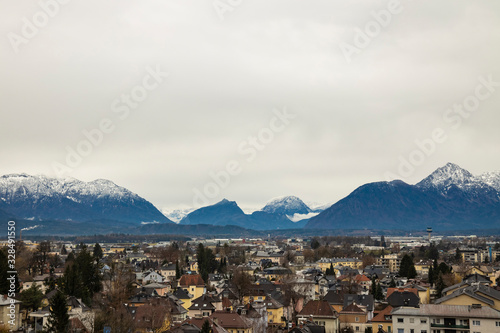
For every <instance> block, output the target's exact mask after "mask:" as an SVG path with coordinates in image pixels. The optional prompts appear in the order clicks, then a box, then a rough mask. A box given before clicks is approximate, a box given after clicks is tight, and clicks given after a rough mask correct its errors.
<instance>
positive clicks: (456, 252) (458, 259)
mask: <svg viewBox="0 0 500 333" xmlns="http://www.w3.org/2000/svg"><path fill="white" fill-rule="evenodd" d="M455 260H456V261H457V262H460V261H462V255H461V254H460V249H459V248H458V247H457V248H456V250H455Z"/></svg>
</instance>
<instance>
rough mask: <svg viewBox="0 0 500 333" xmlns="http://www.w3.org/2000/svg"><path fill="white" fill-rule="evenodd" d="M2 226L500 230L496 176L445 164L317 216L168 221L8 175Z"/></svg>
mask: <svg viewBox="0 0 500 333" xmlns="http://www.w3.org/2000/svg"><path fill="white" fill-rule="evenodd" d="M166 215H167V216H166ZM8 220H15V221H16V223H18V226H19V230H21V229H23V232H24V233H25V234H31V235H36V234H38V235H44V234H51V235H85V234H106V233H119V232H121V233H127V234H139V235H140V234H186V235H196V234H204V235H210V234H212V235H218V234H224V235H227V234H231V235H258V234H260V233H266V232H269V231H274V232H276V231H284V230H294V231H295V232H297V233H299V234H300V233H301V232H305V231H308V232H310V231H311V230H316V231H317V232H318V234H321V233H323V232H327V233H328V232H329V231H332V230H337V231H338V230H402V231H414V230H424V229H425V228H427V227H432V228H434V230H440V231H447V230H448V231H451V230H484V229H492V228H495V227H498V226H499V225H500V172H491V173H485V174H482V175H478V176H476V175H473V174H471V173H470V172H469V171H467V170H465V169H462V168H460V167H459V166H458V165H456V164H453V163H448V164H446V165H445V166H443V167H441V168H438V169H437V170H436V171H434V172H433V173H432V174H430V175H429V176H428V177H426V178H425V179H423V180H422V181H420V182H419V183H417V184H415V185H410V184H407V183H405V182H403V181H401V180H395V181H389V182H388V181H381V182H374V183H368V184H364V185H362V186H360V187H358V188H357V189H355V190H354V191H353V192H352V193H351V194H349V195H348V196H347V197H345V198H343V199H341V200H339V201H338V202H336V203H334V204H333V205H331V206H326V207H321V208H310V207H308V206H307V205H306V204H305V203H304V202H303V201H302V200H301V199H300V198H297V197H294V196H285V197H281V198H276V199H273V200H271V201H269V202H268V203H267V204H266V205H265V206H264V207H263V208H262V209H260V210H258V211H255V212H253V213H251V214H246V213H245V212H244V211H243V210H242V209H241V208H240V207H239V206H238V204H237V203H236V202H235V201H230V200H227V199H224V200H222V201H220V202H218V203H216V204H214V205H210V206H206V207H202V208H199V209H196V210H187V211H185V212H179V211H176V212H175V214H172V215H169V214H164V213H162V212H161V211H160V210H159V209H157V208H156V207H155V206H154V205H153V204H152V203H150V202H149V201H147V200H146V199H144V198H142V197H140V196H139V195H137V194H135V193H133V192H131V191H129V190H127V189H126V188H124V187H121V186H118V185H116V184H115V183H113V182H112V181H109V180H104V179H98V180H94V181H91V182H83V181H80V180H77V179H74V178H68V179H55V178H49V177H46V176H31V175H27V174H10V175H4V176H2V177H0V221H2V222H3V221H8ZM174 221H175V222H174Z"/></svg>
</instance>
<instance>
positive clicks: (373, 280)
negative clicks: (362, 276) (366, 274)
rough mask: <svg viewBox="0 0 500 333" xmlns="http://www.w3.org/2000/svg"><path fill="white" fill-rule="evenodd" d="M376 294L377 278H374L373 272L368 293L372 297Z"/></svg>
mask: <svg viewBox="0 0 500 333" xmlns="http://www.w3.org/2000/svg"><path fill="white" fill-rule="evenodd" d="M376 294H377V280H375V274H373V276H372V285H371V287H370V295H373V297H374V298H376V297H375V295H376Z"/></svg>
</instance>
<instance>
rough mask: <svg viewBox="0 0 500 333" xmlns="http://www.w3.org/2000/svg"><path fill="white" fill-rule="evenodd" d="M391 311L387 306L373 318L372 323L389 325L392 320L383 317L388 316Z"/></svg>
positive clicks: (390, 307)
mask: <svg viewBox="0 0 500 333" xmlns="http://www.w3.org/2000/svg"><path fill="white" fill-rule="evenodd" d="M391 311H392V306H390V305H388V306H387V307H386V308H385V309H383V310H382V311H380V312H379V313H378V314H377V315H376V316H375V317H373V319H372V322H377V323H389V322H392V319H389V320H386V319H385V316H390V315H391Z"/></svg>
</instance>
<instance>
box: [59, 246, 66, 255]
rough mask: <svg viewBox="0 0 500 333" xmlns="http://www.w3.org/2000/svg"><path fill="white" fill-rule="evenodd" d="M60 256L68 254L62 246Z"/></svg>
mask: <svg viewBox="0 0 500 333" xmlns="http://www.w3.org/2000/svg"><path fill="white" fill-rule="evenodd" d="M61 254H62V255H66V254H68V250H66V245H63V246H62V248H61Z"/></svg>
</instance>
